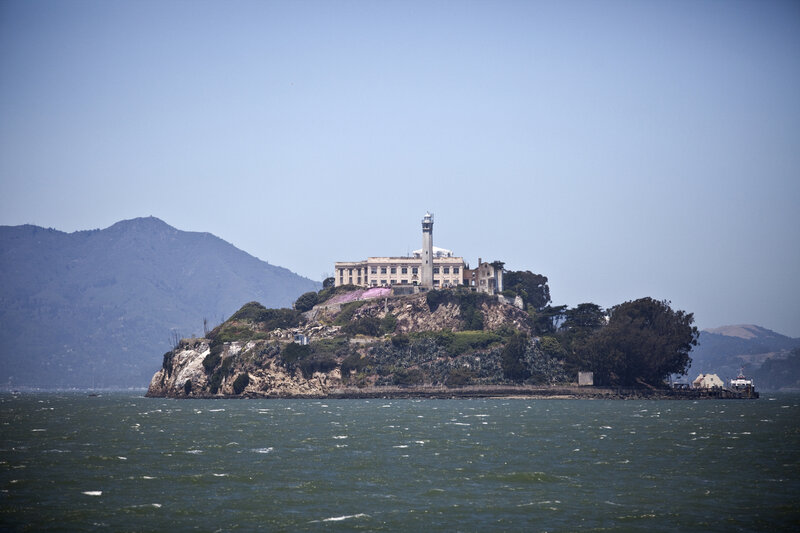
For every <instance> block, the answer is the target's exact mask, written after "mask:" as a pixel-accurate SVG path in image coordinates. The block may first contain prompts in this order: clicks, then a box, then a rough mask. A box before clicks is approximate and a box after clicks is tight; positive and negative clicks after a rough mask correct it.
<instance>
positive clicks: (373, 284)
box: [371, 279, 378, 287]
mask: <svg viewBox="0 0 800 533" xmlns="http://www.w3.org/2000/svg"><path fill="white" fill-rule="evenodd" d="M371 285H372V286H373V287H377V286H378V282H377V281H375V280H374V279H373V280H372V284H371Z"/></svg>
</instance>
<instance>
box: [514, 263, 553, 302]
mask: <svg viewBox="0 0 800 533" xmlns="http://www.w3.org/2000/svg"><path fill="white" fill-rule="evenodd" d="M503 288H504V289H505V290H511V291H514V293H515V294H517V295H519V296H520V297H521V298H522V302H523V303H524V305H525V308H527V307H528V306H531V307H533V308H534V309H535V310H537V311H540V310H542V309H544V308H545V306H547V304H548V303H550V287H549V286H548V285H547V276H542V275H541V274H534V273H532V272H531V271H529V270H526V271H524V272H523V271H515V270H508V271H505V272H503Z"/></svg>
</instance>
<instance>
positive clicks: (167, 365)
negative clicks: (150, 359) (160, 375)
mask: <svg viewBox="0 0 800 533" xmlns="http://www.w3.org/2000/svg"><path fill="white" fill-rule="evenodd" d="M174 357H175V353H174V352H167V353H165V354H164V360H163V361H162V362H161V368H163V369H164V370H166V371H167V376H170V377H172V359H173V358H174Z"/></svg>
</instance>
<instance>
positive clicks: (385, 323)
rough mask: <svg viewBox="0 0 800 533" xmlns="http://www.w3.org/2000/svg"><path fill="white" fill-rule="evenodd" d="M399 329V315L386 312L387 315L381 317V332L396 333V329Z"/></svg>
mask: <svg viewBox="0 0 800 533" xmlns="http://www.w3.org/2000/svg"><path fill="white" fill-rule="evenodd" d="M396 329H397V317H395V316H393V315H390V314H388V313H387V314H386V316H385V317H383V318H382V319H381V333H384V334H389V333H394V330H396Z"/></svg>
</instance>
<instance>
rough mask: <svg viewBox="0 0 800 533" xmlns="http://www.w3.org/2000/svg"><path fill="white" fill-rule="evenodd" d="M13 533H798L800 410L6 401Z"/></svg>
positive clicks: (5, 497)
mask: <svg viewBox="0 0 800 533" xmlns="http://www.w3.org/2000/svg"><path fill="white" fill-rule="evenodd" d="M0 424H2V425H1V426H0V431H2V443H1V444H0V491H1V492H0V511H1V512H0V529H8V530H23V531H24V530H31V531H34V530H35V531H40V530H68V531H73V530H104V531H138V530H144V531H158V530H190V529H197V530H201V531H214V530H222V531H228V530H243V531H248V530H257V529H260V530H281V531H297V530H311V531H315V530H326V531H327V530H353V529H364V530H371V531H375V530H377V531H380V530H410V531H459V530H460V531H487V530H502V531H504V530H518V531H522V530H524V531H577V530H585V531H592V530H607V529H613V530H626V531H637V530H639V531H643V530H656V531H780V530H785V531H789V530H797V529H798V527H800V396H797V395H792V396H788V395H776V396H773V397H770V396H768V395H766V396H765V397H764V398H762V399H761V400H757V401H741V400H740V401H700V402H692V401H598V400H594V401H592V400H511V399H504V400H421V401H413V400H369V401H368V400H336V401H333V400H332V401H316V400H315V401H299V400H293V401H292V400H286V401H284V400H182V401H181V400H164V399H145V398H141V397H136V396H131V395H126V394H112V395H104V396H102V397H99V398H92V397H87V396H85V395H79V394H71V395H63V394H62V395H58V394H39V395H29V394H23V395H20V396H11V395H4V396H0Z"/></svg>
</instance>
